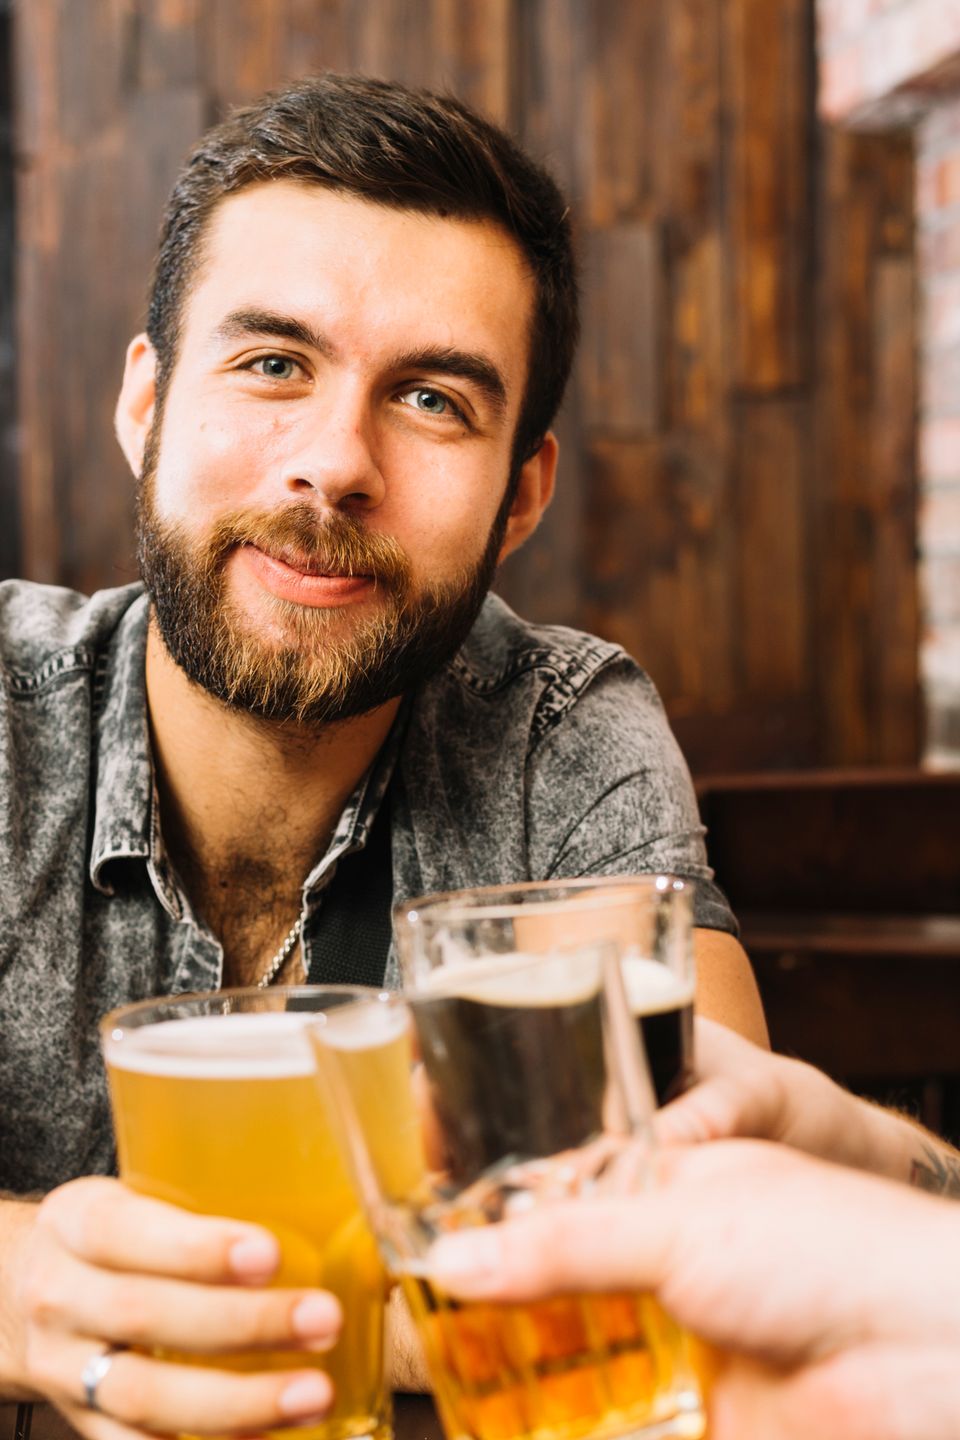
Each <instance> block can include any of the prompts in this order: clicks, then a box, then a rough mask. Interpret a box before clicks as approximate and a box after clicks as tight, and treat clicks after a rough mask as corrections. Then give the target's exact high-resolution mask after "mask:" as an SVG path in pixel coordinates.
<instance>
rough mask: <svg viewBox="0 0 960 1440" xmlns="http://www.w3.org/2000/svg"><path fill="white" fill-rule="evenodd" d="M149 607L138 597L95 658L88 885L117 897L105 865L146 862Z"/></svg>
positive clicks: (149, 796)
mask: <svg viewBox="0 0 960 1440" xmlns="http://www.w3.org/2000/svg"><path fill="white" fill-rule="evenodd" d="M149 613H150V602H149V599H148V597H147V596H146V595H139V596H138V597H137V599H136V600H134V602H133V604H132V605H131V606H130V609H129V610H128V611H127V613H126V614H125V615H124V617H123V619H122V620H121V621H120V624H119V625H118V626H117V629H116V631H115V633H114V636H113V638H112V640H111V642H110V645H109V646H108V648H107V649H106V650H105V651H104V652H103V653H102V654H101V655H100V656H99V657H98V661H97V669H96V673H95V678H94V692H93V727H94V744H95V759H94V821H93V842H92V845H91V849H90V879H91V881H92V882H93V884H94V885H95V886H96V887H97V889H98V890H102V891H103V892H104V893H105V894H107V895H109V894H112V893H113V887H112V885H111V884H110V883H109V879H108V878H107V876H105V875H104V866H106V865H107V864H108V863H109V862H110V861H111V860H129V859H144V860H145V859H148V858H149V856H150V829H151V819H152V808H153V807H152V800H153V760H152V758H151V754H150V731H149V727H148V724H147V682H146V653H147V622H148V619H149Z"/></svg>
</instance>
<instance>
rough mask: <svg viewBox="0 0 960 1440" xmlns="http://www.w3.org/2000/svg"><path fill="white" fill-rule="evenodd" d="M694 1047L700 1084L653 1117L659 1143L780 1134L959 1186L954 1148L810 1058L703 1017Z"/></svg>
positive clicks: (872, 1165)
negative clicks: (775, 1049)
mask: <svg viewBox="0 0 960 1440" xmlns="http://www.w3.org/2000/svg"><path fill="white" fill-rule="evenodd" d="M695 1053H696V1065H697V1075H698V1078H699V1083H698V1084H696V1085H695V1086H694V1087H693V1088H692V1089H691V1090H688V1091H687V1093H686V1094H685V1095H682V1096H680V1098H679V1099H677V1100H675V1101H673V1103H672V1104H670V1105H667V1106H666V1107H665V1108H664V1109H663V1110H660V1111H658V1112H657V1114H656V1116H655V1118H654V1128H655V1130H656V1133H657V1138H658V1139H659V1141H660V1143H661V1144H662V1145H665V1146H670V1145H677V1144H681V1145H685V1144H699V1143H701V1142H703V1141H706V1140H726V1139H733V1138H737V1137H739V1138H744V1139H756V1140H777V1141H780V1142H781V1143H782V1144H784V1145H789V1146H791V1147H792V1148H793V1149H794V1150H802V1151H804V1152H805V1153H806V1154H808V1155H817V1156H819V1157H820V1158H821V1159H824V1160H832V1161H834V1162H836V1163H837V1164H838V1165H849V1166H852V1167H854V1168H855V1169H859V1170H868V1171H870V1172H872V1173H873V1174H875V1175H884V1176H886V1177H887V1178H889V1179H893V1180H903V1181H910V1180H912V1181H913V1183H915V1184H917V1185H919V1186H920V1187H921V1188H924V1189H928V1190H936V1191H938V1193H940V1194H950V1193H955V1194H960V1156H958V1155H957V1153H956V1151H954V1150H953V1149H952V1148H951V1147H950V1146H949V1145H946V1144H944V1142H943V1141H940V1140H937V1139H936V1137H935V1136H932V1135H930V1134H929V1133H928V1132H927V1131H925V1130H924V1129H923V1128H922V1127H921V1126H919V1125H917V1124H916V1123H915V1122H914V1121H912V1120H909V1119H907V1118H906V1117H905V1116H903V1115H897V1114H895V1113H894V1112H893V1111H890V1110H884V1109H882V1108H881V1107H880V1106H879V1105H873V1104H871V1103H870V1102H869V1101H866V1100H860V1099H858V1097H857V1096H855V1095H851V1094H850V1093H849V1092H848V1091H846V1090H844V1089H842V1087H841V1086H839V1085H837V1084H835V1083H834V1082H833V1081H832V1080H831V1079H830V1078H829V1077H828V1076H826V1075H824V1074H823V1073H822V1072H821V1071H820V1070H817V1069H815V1068H814V1066H812V1065H806V1064H804V1063H803V1062H802V1061H800V1060H788V1059H787V1058H786V1057H785V1056H783V1055H771V1054H770V1053H769V1052H768V1051H766V1050H762V1049H760V1048H758V1047H757V1046H756V1045H751V1044H750V1042H749V1041H747V1040H744V1039H743V1038H742V1037H741V1036H739V1035H735V1034H734V1033H733V1031H731V1030H728V1029H726V1028H725V1027H724V1026H722V1025H718V1024H716V1023H715V1022H713V1021H710V1020H702V1019H698V1020H697V1021H696V1052H695ZM941 1182H942V1183H941ZM951 1186H952V1187H953V1189H951Z"/></svg>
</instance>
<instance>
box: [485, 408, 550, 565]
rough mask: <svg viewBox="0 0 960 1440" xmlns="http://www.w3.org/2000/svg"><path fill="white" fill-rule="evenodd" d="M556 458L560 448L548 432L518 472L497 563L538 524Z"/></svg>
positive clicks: (547, 500)
mask: <svg viewBox="0 0 960 1440" xmlns="http://www.w3.org/2000/svg"><path fill="white" fill-rule="evenodd" d="M559 457H560V445H559V443H558V441H557V437H556V435H554V433H553V431H552V430H548V431H547V433H546V435H544V437H543V444H542V445H541V446H540V449H539V450H538V451H537V453H536V454H535V455H531V456H530V459H529V460H528V461H527V462H526V464H525V465H524V467H523V469H522V470H521V471H520V480H519V483H518V484H517V493H516V495H515V496H514V497H513V504H512V505H511V506H510V514H509V516H508V517H507V528H506V531H505V532H504V537H503V544H502V545H501V546H500V554H499V556H498V563H499V561H500V560H506V558H507V556H508V555H512V554H513V552H514V550H516V549H518V548H519V547H520V546H521V545H522V544H523V542H524V540H526V539H527V537H528V536H530V535H532V534H533V532H534V530H536V528H537V526H538V525H539V524H540V516H541V515H542V514H543V512H544V510H546V508H547V506H548V505H549V504H550V501H551V500H552V499H553V487H554V482H555V481H556V478H557V460H558V459H559Z"/></svg>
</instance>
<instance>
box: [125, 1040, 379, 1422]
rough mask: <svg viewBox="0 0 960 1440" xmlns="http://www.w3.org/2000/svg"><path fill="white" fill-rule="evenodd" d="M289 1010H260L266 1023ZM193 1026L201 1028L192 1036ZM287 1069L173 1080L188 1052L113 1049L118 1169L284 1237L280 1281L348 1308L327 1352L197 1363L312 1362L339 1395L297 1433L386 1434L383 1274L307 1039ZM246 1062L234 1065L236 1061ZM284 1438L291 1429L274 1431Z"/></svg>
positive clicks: (257, 1366) (266, 1067) (154, 1191)
mask: <svg viewBox="0 0 960 1440" xmlns="http://www.w3.org/2000/svg"><path fill="white" fill-rule="evenodd" d="M253 1018H254V1017H240V1016H237V1017H213V1018H211V1019H209V1020H205V1021H198V1022H192V1021H182V1022H181V1021H177V1022H172V1023H170V1024H167V1025H163V1026H156V1027H151V1028H154V1029H157V1030H159V1029H163V1030H164V1031H167V1032H170V1031H173V1030H175V1029H179V1028H180V1027H181V1026H183V1027H187V1026H189V1025H194V1026H195V1027H196V1025H198V1024H204V1025H208V1026H230V1025H231V1024H241V1023H247V1024H249V1023H250V1021H252V1020H253ZM284 1018H285V1017H283V1016H278V1017H270V1016H264V1017H257V1021H258V1023H259V1022H260V1021H262V1020H267V1021H269V1020H271V1019H280V1020H283V1019H284ZM197 1033H198V1034H199V1032H197ZM295 1038H296V1039H297V1041H298V1043H302V1044H303V1047H304V1048H303V1060H302V1063H300V1062H298V1063H296V1064H294V1065H292V1066H291V1065H289V1064H288V1065H287V1066H286V1067H284V1066H283V1065H282V1064H281V1065H279V1066H277V1065H271V1064H269V1063H263V1064H261V1063H259V1062H257V1061H254V1062H252V1063H251V1065H250V1067H249V1073H247V1074H243V1073H240V1072H239V1071H237V1070H235V1069H231V1065H230V1064H228V1063H226V1062H224V1065H223V1066H222V1073H220V1074H216V1073H213V1074H209V1073H208V1074H206V1075H204V1074H177V1073H174V1072H175V1070H176V1068H177V1065H180V1064H182V1067H183V1068H185V1069H189V1065H190V1062H189V1058H183V1059H182V1060H181V1059H180V1058H178V1057H171V1056H168V1055H166V1054H165V1055H163V1056H162V1057H161V1059H160V1060H157V1061H156V1068H155V1070H153V1071H151V1069H150V1068H146V1069H144V1068H139V1066H140V1065H146V1066H148V1067H149V1066H150V1064H151V1063H154V1062H152V1061H151V1059H150V1057H149V1055H147V1056H145V1057H144V1058H142V1059H139V1060H138V1058H137V1056H136V1055H133V1056H132V1057H131V1058H132V1059H133V1061H134V1063H135V1064H136V1065H137V1066H138V1068H132V1067H131V1066H128V1065H127V1064H125V1063H124V1062H125V1059H126V1058H127V1057H125V1056H124V1055H123V1054H120V1053H117V1054H115V1055H114V1056H112V1057H109V1056H108V1071H109V1077H110V1086H111V1093H112V1098H113V1106H114V1117H115V1126H116V1131H117V1144H118V1150H119V1158H120V1173H121V1175H122V1177H123V1179H124V1180H125V1181H126V1182H127V1183H128V1184H129V1185H131V1186H132V1187H133V1188H134V1189H136V1190H139V1191H141V1192H143V1193H144V1194H147V1195H153V1196H156V1197H158V1198H159V1199H162V1200H167V1201H169V1202H171V1203H172V1204H175V1205H180V1206H183V1207H184V1208H186V1209H188V1210H193V1211H198V1212H200V1213H202V1214H209V1215H229V1216H231V1217H234V1218H237V1219H246V1220H252V1221H256V1222H257V1223H259V1224H262V1225H265V1226H266V1227H267V1228H268V1229H270V1230H272V1231H273V1233H274V1234H275V1235H276V1236H277V1238H278V1240H279V1241H280V1246H281V1252H282V1264H281V1269H280V1271H279V1273H278V1275H277V1276H276V1278H275V1280H274V1282H273V1283H274V1284H276V1285H284V1286H319V1287H321V1288H323V1289H327V1290H332V1291H333V1293H334V1294H335V1295H337V1296H338V1297H339V1299H340V1301H341V1303H342V1305H343V1312H344V1326H343V1330H342V1332H341V1337H340V1339H339V1341H338V1342H337V1344H336V1346H335V1347H334V1348H333V1349H332V1350H330V1351H328V1352H327V1353H326V1354H322V1355H317V1354H310V1353H309V1352H306V1351H290V1352H284V1351H262V1350H257V1351H250V1352H243V1353H240V1354H225V1355H218V1356H216V1358H205V1359H203V1360H200V1359H198V1358H197V1356H196V1355H191V1354H183V1355H180V1354H178V1355H176V1356H172V1355H170V1354H169V1352H165V1353H166V1358H175V1359H176V1360H178V1361H182V1362H184V1363H192V1364H206V1365H215V1366H216V1367H217V1368H220V1369H230V1370H241V1371H250V1370H279V1369H291V1368H292V1369H302V1368H308V1367H310V1366H316V1367H317V1368H318V1369H322V1370H324V1371H326V1372H327V1373H328V1374H329V1375H330V1378H331V1379H332V1381H333V1384H334V1389H335V1400H334V1405H333V1409H332V1411H331V1413H330V1416H329V1418H328V1419H327V1420H326V1421H325V1422H324V1423H323V1424H322V1425H315V1426H308V1427H298V1428H297V1430H296V1434H297V1435H298V1436H301V1437H310V1440H347V1437H357V1436H365V1435H374V1434H378V1433H379V1434H381V1435H387V1434H389V1426H388V1418H389V1409H388V1398H387V1396H386V1394H385V1390H384V1383H383V1378H382V1370H383V1364H382V1351H383V1302H384V1295H385V1280H384V1273H383V1270H382V1268H381V1263H380V1260H379V1257H378V1255H377V1250H376V1246H375V1243H374V1240H373V1237H372V1236H371V1234H370V1231H369V1230H368V1228H367V1225H366V1223H365V1221H364V1220H363V1218H362V1216H361V1214H360V1210H359V1205H358V1201H357V1197H356V1195H355V1193H354V1190H353V1187H352V1185H351V1184H350V1182H349V1181H348V1179H347V1175H346V1172H345V1170H344V1168H343V1164H342V1162H341V1159H340V1155H339V1151H338V1150H337V1148H336V1147H335V1145H334V1141H333V1137H332V1135H331V1134H330V1132H329V1129H328V1126H327V1123H326V1119H325V1116H324V1110H323V1106H322V1103H321V1099H320V1096H319V1093H318V1090H317V1085H316V1080H315V1076H314V1074H313V1073H312V1061H311V1059H310V1053H309V1050H308V1049H307V1048H306V1042H305V1041H302V1042H301V1040H300V1037H295ZM240 1064H241V1062H239V1061H238V1062H237V1065H240ZM273 1433H275V1434H276V1435H278V1436H279V1435H281V1434H283V1435H284V1436H288V1435H289V1434H290V1433H291V1432H290V1431H287V1430H284V1431H282V1432H281V1431H277V1432H273Z"/></svg>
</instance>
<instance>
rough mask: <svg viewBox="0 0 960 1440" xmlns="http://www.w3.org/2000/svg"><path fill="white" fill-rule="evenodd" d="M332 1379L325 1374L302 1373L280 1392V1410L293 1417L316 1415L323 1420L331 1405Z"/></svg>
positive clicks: (302, 1417)
mask: <svg viewBox="0 0 960 1440" xmlns="http://www.w3.org/2000/svg"><path fill="white" fill-rule="evenodd" d="M330 1398H331V1390H330V1381H329V1380H328V1379H327V1377H326V1376H325V1375H300V1376H298V1377H297V1379H296V1380H293V1381H291V1383H290V1384H289V1385H288V1386H287V1388H286V1390H283V1391H282V1392H281V1394H280V1402H279V1404H280V1410H281V1412H282V1413H283V1414H284V1415H288V1416H289V1417H290V1418H291V1419H294V1418H296V1419H307V1418H312V1417H313V1416H316V1418H317V1419H318V1420H322V1419H323V1417H324V1415H325V1414H326V1412H327V1409H328V1408H329V1405H330Z"/></svg>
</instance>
